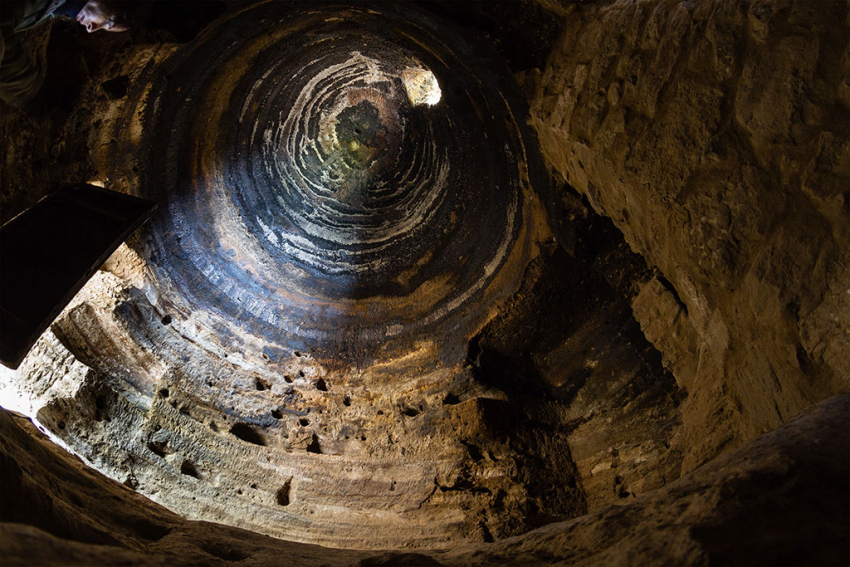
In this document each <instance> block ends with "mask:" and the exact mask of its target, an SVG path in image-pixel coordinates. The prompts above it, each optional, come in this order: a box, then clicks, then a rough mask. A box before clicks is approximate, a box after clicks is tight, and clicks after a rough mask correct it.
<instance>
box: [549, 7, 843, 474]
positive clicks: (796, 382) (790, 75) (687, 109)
mask: <svg viewBox="0 0 850 567" xmlns="http://www.w3.org/2000/svg"><path fill="white" fill-rule="evenodd" d="M564 22H565V28H564V33H563V35H562V37H561V39H560V40H559V43H558V45H557V46H556V47H555V48H554V50H553V51H552V53H551V54H550V56H549V61H548V63H547V65H546V67H545V69H544V70H543V72H542V74H541V75H540V76H539V79H538V81H537V83H536V91H535V95H534V97H533V102H532V123H533V125H534V126H535V128H536V130H537V132H538V135H539V138H540V141H541V145H542V147H543V152H544V155H545V156H546V158H547V159H548V161H549V162H550V164H551V165H552V167H553V168H554V169H555V170H556V171H557V172H558V173H559V174H560V175H561V176H562V177H563V178H564V179H565V180H566V181H567V182H568V183H569V184H571V185H572V186H573V187H575V188H576V189H577V190H578V191H579V192H580V193H581V194H582V195H583V196H585V197H586V198H587V200H588V201H589V202H590V204H591V205H592V206H593V208H594V209H595V210H596V211H597V212H599V213H600V214H602V215H604V216H607V217H610V218H611V219H612V220H613V221H614V223H615V224H616V226H617V227H618V228H619V229H620V230H621V231H622V232H623V234H624V236H625V238H626V240H627V242H628V243H629V245H630V246H631V247H632V249H633V250H634V251H635V252H638V253H639V254H641V255H643V256H644V257H645V258H646V260H647V263H648V264H649V265H650V266H651V267H653V268H657V269H658V270H659V272H660V274H661V275H660V278H658V279H654V280H652V281H651V282H649V283H648V284H647V285H646V287H645V288H644V289H643V290H642V291H641V293H640V295H638V296H637V297H636V298H635V300H634V311H635V315H636V317H637V318H638V320H639V321H640V323H641V325H642V327H643V329H644V331H645V333H646V335H647V337H648V338H649V339H650V340H651V341H653V343H654V344H655V345H656V346H657V347H658V348H659V350H661V352H662V354H663V356H664V360H665V364H666V365H667V367H668V368H670V369H671V371H672V372H673V374H674V375H675V377H676V379H677V381H678V382H679V384H680V385H681V386H682V387H683V388H684V389H686V390H687V392H688V399H687V401H686V402H685V404H684V406H683V420H684V427H685V431H684V435H683V436H682V438H681V439H680V447H681V448H682V450H683V452H684V464H683V466H684V470H690V469H692V468H693V467H695V466H697V465H699V464H701V463H704V462H706V461H707V460H709V459H711V458H712V457H713V456H715V455H717V454H718V453H719V452H721V451H723V450H725V449H728V448H730V447H734V446H736V445H738V444H740V443H742V442H744V441H745V440H746V439H751V438H753V437H754V436H756V435H758V434H760V433H762V432H764V431H769V430H771V429H773V428H775V427H777V426H778V425H779V424H781V423H783V422H784V421H785V420H787V419H788V418H789V417H791V416H793V415H795V414H796V413H797V412H799V411H800V410H802V409H803V408H805V407H807V406H808V405H810V404H812V403H814V402H816V401H817V400H820V399H823V398H824V397H826V396H829V395H831V394H833V393H835V392H838V391H845V392H846V391H848V389H850V376H848V372H847V369H848V368H850V294H848V287H850V222H849V221H848V218H850V193H848V189H847V188H848V187H850V83H848V80H850V79H848V77H850V51H848V49H850V45H848V41H849V40H850V34H848V33H847V32H848V5H847V3H846V2H829V1H824V2H807V1H798V2H792V1H778V2H746V3H738V2H731V1H719V2H715V1H698V2H689V3H681V2H673V1H659V2H628V1H622V2H600V3H594V4H586V5H585V4H582V5H579V6H574V7H572V8H571V9H570V10H569V13H568V14H567V15H566V17H565V19H564Z"/></svg>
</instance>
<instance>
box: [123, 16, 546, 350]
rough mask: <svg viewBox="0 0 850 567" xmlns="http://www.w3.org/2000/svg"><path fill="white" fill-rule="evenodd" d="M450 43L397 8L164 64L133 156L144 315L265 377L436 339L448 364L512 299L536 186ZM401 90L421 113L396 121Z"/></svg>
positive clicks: (440, 25)
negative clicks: (424, 78)
mask: <svg viewBox="0 0 850 567" xmlns="http://www.w3.org/2000/svg"><path fill="white" fill-rule="evenodd" d="M462 37H463V35H462V34H461V33H451V28H448V27H447V24H445V22H439V21H436V22H435V21H434V19H433V16H430V15H428V14H426V13H420V12H419V11H418V10H414V9H411V8H410V7H403V6H395V5H389V4H388V5H386V6H383V7H381V8H380V12H379V11H376V10H374V9H365V8H343V7H327V6H322V7H321V8H316V9H309V8H307V9H303V8H302V9H301V10H293V9H292V7H291V6H285V5H277V4H274V3H273V4H271V5H263V6H259V7H255V8H253V9H248V10H245V11H243V12H241V13H238V14H236V15H234V16H232V17H230V18H228V19H226V20H224V21H222V22H220V23H219V24H218V25H217V26H216V27H215V28H214V29H212V30H209V31H208V32H207V33H206V34H205V35H204V37H203V38H202V39H201V40H199V41H198V42H196V44H194V45H192V46H191V48H189V49H185V50H182V51H181V52H180V53H179V54H176V55H175V56H174V57H172V58H171V59H170V60H169V61H168V62H167V64H165V65H163V66H162V67H161V68H160V70H159V72H158V74H157V76H156V78H155V79H154V80H153V81H152V83H153V84H152V85H151V86H150V91H149V92H147V93H146V97H147V98H146V111H145V114H144V117H143V119H142V121H141V127H142V131H143V134H142V139H141V141H140V145H141V146H142V147H144V148H147V153H146V155H145V156H144V157H143V158H141V160H140V161H142V162H143V163H144V164H145V166H144V168H143V171H141V173H140V175H139V187H140V189H139V192H140V193H141V194H143V195H146V196H149V197H158V198H160V199H162V200H163V201H164V202H163V204H162V209H163V213H162V214H161V215H159V217H158V218H157V219H156V221H155V222H154V223H153V226H152V227H151V228H150V234H151V239H152V244H151V246H150V248H149V249H147V250H146V254H145V256H146V257H145V260H147V261H148V263H149V265H150V267H151V270H152V271H153V273H154V275H155V277H156V279H157V281H158V283H159V288H160V293H161V296H162V297H161V301H163V302H164V303H165V304H167V305H169V306H170V307H171V309H172V310H174V311H176V312H178V313H180V314H181V316H183V317H190V316H191V317H192V318H193V319H194V320H195V321H199V322H202V323H203V325H204V326H205V327H206V328H207V329H211V330H212V331H211V336H210V337H209V338H208V340H210V341H214V342H215V343H217V344H218V345H231V344H232V342H233V341H234V340H239V337H241V336H243V335H246V334H247V335H250V336H253V337H256V338H257V339H259V340H260V341H261V342H262V347H261V348H257V350H256V351H255V352H246V353H245V356H246V357H247V358H249V359H258V358H259V357H260V356H261V355H264V356H265V357H266V358H268V359H271V360H272V361H273V362H274V363H276V364H283V363H284V361H286V360H288V359H291V358H294V357H293V355H292V353H293V352H294V351H298V352H302V353H309V354H310V355H311V356H312V357H313V358H314V359H319V360H330V361H332V362H335V361H342V362H344V363H351V362H358V363H363V362H365V361H366V360H369V359H375V358H379V359H382V360H386V359H388V358H392V357H398V356H403V355H405V354H408V353H409V352H410V351H411V350H412V349H415V348H419V347H417V346H416V343H417V341H421V340H423V339H427V338H428V337H433V336H435V335H436V336H439V337H440V338H441V339H440V342H441V349H442V350H443V351H444V356H443V358H444V359H446V358H448V359H451V360H449V362H451V363H455V362H457V361H458V360H459V357H463V356H465V352H464V351H463V350H457V349H456V350H454V352H449V348H448V347H449V345H465V344H466V342H467V341H468V339H469V337H470V336H471V335H472V334H474V332H475V331H476V330H477V328H479V327H480V326H481V324H482V323H483V321H484V320H486V318H487V317H488V316H489V315H490V312H491V308H492V307H493V305H494V303H495V302H497V301H498V300H499V299H502V298H504V297H506V295H508V294H510V293H512V292H513V291H515V289H516V287H517V285H518V276H519V275H520V274H521V271H522V269H523V268H524V265H525V263H527V262H528V260H529V257H530V248H531V241H530V238H531V234H530V231H529V225H530V216H531V213H532V212H533V207H532V203H531V199H532V198H533V197H532V195H531V191H532V187H531V183H530V180H529V176H530V175H532V176H533V175H538V185H542V184H541V183H540V178H539V169H540V162H539V158H538V157H537V156H536V154H535V152H537V150H536V147H535V146H531V147H530V148H529V146H528V143H527V137H528V134H527V132H526V128H525V127H524V126H520V123H521V122H522V121H517V120H516V119H515V118H514V112H515V111H514V109H513V108H512V107H511V105H510V104H509V102H508V101H512V102H513V104H514V105H516V104H517V96H516V94H515V89H516V87H512V78H511V77H510V75H509V74H508V72H507V68H506V67H505V66H504V64H501V65H500V64H499V63H498V59H497V58H496V56H495V55H494V54H493V53H491V52H490V51H488V50H487V48H486V47H484V46H483V45H480V44H473V43H470V42H469V41H466V40H464V39H462ZM416 70H422V71H421V72H427V71H430V72H431V73H433V74H434V76H436V80H437V83H438V84H439V85H441V86H442V89H441V90H442V92H443V94H442V96H441V99H440V101H439V103H438V104H437V105H435V106H431V105H428V104H420V105H414V104H413V103H415V102H417V101H416V100H415V99H414V100H411V99H410V96H409V94H408V90H409V89H408V88H407V87H406V85H405V82H404V81H405V79H406V78H407V77H409V76H411V75H415V71H416ZM506 75H507V76H506ZM140 87H141V86H140ZM520 108H522V107H520ZM134 118H135V117H134V116H133V115H128V122H131V121H132V120H133V119H134ZM123 126H126V128H127V129H130V128H131V127H132V124H131V123H127V124H124V125H123ZM119 127H121V126H120V125H119ZM123 149H124V148H121V147H119V149H118V151H119V152H121V151H122V150H123ZM529 154H530V155H529ZM529 167H531V168H532V169H535V170H537V171H534V172H532V173H529ZM190 314H191V315H190ZM452 357H453V358H452Z"/></svg>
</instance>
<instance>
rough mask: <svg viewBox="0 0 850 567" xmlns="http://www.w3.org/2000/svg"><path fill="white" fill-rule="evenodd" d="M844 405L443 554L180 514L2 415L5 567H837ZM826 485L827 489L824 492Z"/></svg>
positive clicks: (848, 441)
mask: <svg viewBox="0 0 850 567" xmlns="http://www.w3.org/2000/svg"><path fill="white" fill-rule="evenodd" d="M848 420H850V398H848V397H847V396H838V397H835V398H832V399H830V400H828V401H826V402H823V403H821V404H820V405H819V406H817V407H816V408H813V409H811V410H808V411H807V412H805V413H804V414H803V415H801V416H800V417H798V418H797V419H796V420H794V421H792V422H791V423H789V424H787V425H785V426H783V427H781V428H780V429H778V430H776V431H774V432H772V433H768V434H765V435H763V436H761V437H759V438H758V439H756V440H754V441H751V442H750V443H748V444H747V445H745V446H743V447H741V448H740V449H738V450H736V451H734V452H731V453H729V454H726V455H724V456H723V457H720V458H718V459H717V460H715V461H714V462H712V463H710V464H708V465H705V466H703V467H701V468H699V469H698V470H696V471H694V472H693V473H691V474H689V475H687V476H685V477H683V478H681V479H679V480H678V481H675V482H673V483H671V484H669V485H668V486H666V487H664V488H663V489H661V490H658V491H655V492H652V493H649V494H647V495H644V496H641V497H640V498H638V499H636V500H634V501H633V502H631V503H629V504H627V505H624V506H612V507H608V508H606V509H604V510H601V511H599V512H596V513H593V514H589V515H586V516H584V517H582V518H579V519H576V520H572V521H569V522H562V523H556V524H550V525H548V526H546V527H543V528H540V529H537V530H534V531H532V532H529V533H528V534H525V535H523V536H519V537H514V538H509V539H506V540H501V541H498V542H496V543H492V544H479V545H477V546H470V545H467V546H464V547H459V548H457V549H454V550H452V551H449V552H442V553H440V552H428V553H404V552H374V551H373V552H366V551H351V550H349V551H344V550H334V549H327V548H322V547H319V546H314V545H307V544H299V543H292V542H285V541H280V540H275V539H272V538H267V537H263V536H260V535H258V534H255V533H251V532H247V531H244V530H239V529H236V528H230V527H227V526H221V525H217V524H211V523H207V522H192V521H187V520H184V519H182V518H180V517H178V516H176V515H175V514H173V513H171V512H168V511H167V510H165V509H163V508H161V507H159V506H157V505H156V504H153V503H152V502H150V501H149V500H147V499H146V498H143V497H141V496H139V495H138V494H135V493H134V492H132V491H131V490H129V489H128V488H126V487H125V486H122V485H120V484H118V483H116V482H113V481H110V480H109V479H107V478H105V477H103V476H101V475H99V474H97V473H93V472H92V471H91V470H90V469H88V468H87V467H86V466H85V465H84V464H83V463H81V462H80V461H79V460H78V459H77V458H75V457H73V456H72V455H69V454H68V453H65V452H64V451H63V450H61V449H60V448H58V447H57V446H56V445H55V444H53V443H52V442H51V441H50V440H48V439H47V438H45V437H44V436H43V435H42V434H41V433H39V432H38V431H37V430H36V429H35V427H33V425H32V424H31V423H30V422H29V421H28V420H26V419H24V418H21V417H15V416H14V415H13V414H10V413H8V412H6V411H0V433H2V435H0V439H2V441H0V458H2V463H3V470H4V481H3V485H2V499H0V515H1V516H2V521H3V523H2V528H1V529H2V532H0V557H2V560H3V564H4V565H32V564H39V565H91V564H124V565H141V564H151V563H168V564H171V565H190V564H191V565H194V564H198V563H204V564H208V565H227V564H233V563H238V564H240V565H262V564H269V563H276V562H279V561H280V559H281V557H286V558H287V560H288V561H293V562H298V563H299V564H302V565H337V564H359V565H438V564H443V565H494V564H516V563H518V562H520V563H523V562H527V561H529V560H530V559H531V558H534V559H533V560H534V562H535V563H536V564H540V565H551V564H575V565H599V564H606V565H636V564H653V565H684V564H688V565H728V564H732V563H745V564H751V565H754V564H759V565H780V564H781V565H785V564H788V565H790V564H796V565H801V564H830V565H844V564H847V562H848V561H850V507H848V502H850V462H848V459H849V458H850V428H848V427H847V425H848ZM825 485H828V486H830V487H831V489H832V491H830V492H828V491H824V490H823V486H825Z"/></svg>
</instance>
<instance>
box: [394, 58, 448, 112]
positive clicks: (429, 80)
mask: <svg viewBox="0 0 850 567" xmlns="http://www.w3.org/2000/svg"><path fill="white" fill-rule="evenodd" d="M401 80H402V81H403V82H404V89H405V90H406V91H407V98H408V99H410V104H412V105H413V106H419V105H421V104H427V105H428V106H434V105H435V104H437V103H438V102H440V99H441V98H442V96H443V92H442V91H441V90H440V85H439V83H437V77H435V76H434V73H432V72H431V71H429V70H428V69H417V68H412V67H411V68H407V69H405V70H404V71H403V72H402V74H401Z"/></svg>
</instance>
